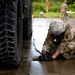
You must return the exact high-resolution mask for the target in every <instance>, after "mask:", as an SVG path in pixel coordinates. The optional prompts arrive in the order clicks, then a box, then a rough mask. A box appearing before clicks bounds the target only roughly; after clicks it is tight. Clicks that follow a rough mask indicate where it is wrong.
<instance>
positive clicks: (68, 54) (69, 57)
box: [63, 53, 75, 59]
mask: <svg viewBox="0 0 75 75" xmlns="http://www.w3.org/2000/svg"><path fill="white" fill-rule="evenodd" d="M63 57H64V58H66V59H72V58H75V53H74V54H70V53H64V54H63Z"/></svg>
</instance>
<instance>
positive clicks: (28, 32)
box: [23, 0, 32, 40]
mask: <svg viewBox="0 0 75 75" xmlns="http://www.w3.org/2000/svg"><path fill="white" fill-rule="evenodd" d="M24 5H25V6H27V7H25V6H24V19H23V40H25V39H31V36H32V1H31V0H27V1H25V2H24Z"/></svg>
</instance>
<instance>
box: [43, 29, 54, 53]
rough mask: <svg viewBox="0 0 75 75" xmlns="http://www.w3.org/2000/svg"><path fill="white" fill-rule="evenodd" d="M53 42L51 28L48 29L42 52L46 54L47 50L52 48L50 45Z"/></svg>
mask: <svg viewBox="0 0 75 75" xmlns="http://www.w3.org/2000/svg"><path fill="white" fill-rule="evenodd" d="M52 43H53V40H52V36H51V32H50V30H48V33H47V37H46V39H45V41H44V43H43V48H42V53H43V54H45V53H46V51H49V50H50V47H51V45H52Z"/></svg>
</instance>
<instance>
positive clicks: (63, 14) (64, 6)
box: [60, 0, 68, 22]
mask: <svg viewBox="0 0 75 75" xmlns="http://www.w3.org/2000/svg"><path fill="white" fill-rule="evenodd" d="M66 3H67V2H66V0H64V2H63V3H62V4H61V6H60V9H61V10H60V12H61V13H60V18H61V19H62V20H63V21H64V22H66V20H67V13H66V12H67V10H68V5H67V4H66Z"/></svg>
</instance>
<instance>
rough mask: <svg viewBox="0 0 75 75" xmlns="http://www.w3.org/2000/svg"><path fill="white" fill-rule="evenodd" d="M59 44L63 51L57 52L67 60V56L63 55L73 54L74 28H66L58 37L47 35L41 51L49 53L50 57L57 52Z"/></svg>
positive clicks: (74, 47)
mask: <svg viewBox="0 0 75 75" xmlns="http://www.w3.org/2000/svg"><path fill="white" fill-rule="evenodd" d="M60 44H62V45H63V46H64V50H63V51H62V50H59V52H60V53H61V54H63V56H64V57H65V58H67V56H65V53H68V54H69V55H73V54H75V28H74V27H72V28H69V27H68V28H66V31H65V32H64V33H62V34H60V35H59V36H53V35H52V34H49V33H47V37H46V39H45V42H44V44H43V48H42V50H46V51H50V53H51V55H52V54H53V53H54V52H55V51H56V50H57V48H58V47H59V45H60ZM74 57H75V56H74ZM74 57H73V58H74ZM67 59H69V58H67Z"/></svg>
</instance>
